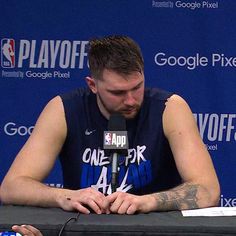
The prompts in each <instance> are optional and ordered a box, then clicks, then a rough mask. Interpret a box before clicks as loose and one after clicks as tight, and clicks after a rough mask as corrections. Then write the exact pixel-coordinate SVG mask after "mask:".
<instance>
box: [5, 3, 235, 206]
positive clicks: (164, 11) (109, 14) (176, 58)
mask: <svg viewBox="0 0 236 236" xmlns="http://www.w3.org/2000/svg"><path fill="white" fill-rule="evenodd" d="M235 11H236V2H235V1H234V0H227V1H224V0H218V1H213V0H209V1H199V0H197V1H191V0H183V1H176V0H175V1H174V0H172V1H159V0H141V1H136V0H129V1H125V0H113V1H108V0H90V1H82V0H81V1H80V0H71V1H56V0H51V1H46V0H41V1H33V2H29V1H26V0H23V1H17V0H9V1H3V2H1V15H0V22H1V27H0V40H1V64H0V98H1V102H0V111H1V113H0V114H1V115H0V182H1V181H2V178H3V177H4V175H5V174H6V172H7V170H8V168H9V166H10V164H11V163H12V161H13V159H14V157H15V155H16V154H17V152H18V151H19V150H20V148H21V147H22V145H23V144H24V143H25V141H26V140H27V138H28V137H29V135H30V134H31V132H32V130H33V128H34V124H35V122H36V120H37V117H38V115H39V114H40V112H41V110H42V109H43V107H44V106H45V105H46V103H47V102H48V101H49V100H50V99H51V98H52V97H54V96H56V95H57V94H60V93H63V92H65V91H69V90H71V89H73V88H76V87H79V86H85V83H84V77H85V76H86V75H87V74H88V73H89V71H88V64H87V44H88V40H89V39H91V38H93V37H97V36H104V35H111V34H124V35H129V36H130V37H132V38H134V39H135V40H136V41H137V42H138V43H139V44H140V46H141V49H142V51H143V56H144V60H145V77H146V86H149V87H150V86H155V87H160V88H163V89H166V90H169V91H173V92H176V93H177V94H179V95H181V96H183V97H184V98H185V99H186V100H187V102H188V103H189V105H190V107H191V109H192V111H193V114H194V116H195V118H196V122H197V125H198V127H199V131H200V134H201V136H202V138H203V140H204V143H205V145H206V148H207V149H208V150H209V152H210V154H211V156H212V160H213V162H214V165H215V167H216V170H217V174H218V176H219V179H220V183H221V188H222V195H221V202H220V203H221V205H222V206H235V205H236V200H235V199H236V188H235V187H234V184H233V183H235V181H236V171H235V168H236V167H235V166H236V157H235V151H236V147H235V141H236V102H235V100H236V99H235V98H236V95H235V91H236V83H235V73H236V68H235V67H236V49H235V39H236V31H235V26H236V17H235ZM45 183H47V184H49V185H52V186H57V187H60V186H61V184H62V177H61V171H60V165H59V163H57V164H56V166H55V168H54V170H53V172H52V174H51V175H50V176H49V177H48V178H47V179H46V180H45Z"/></svg>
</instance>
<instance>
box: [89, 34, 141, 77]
mask: <svg viewBox="0 0 236 236" xmlns="http://www.w3.org/2000/svg"><path fill="white" fill-rule="evenodd" d="M88 59H89V68H90V72H91V75H92V76H93V77H94V78H95V79H101V78H102V73H103V70H104V69H107V70H112V71H115V72H116V73H118V74H130V73H132V72H135V71H138V72H140V73H142V72H143V70H144V61H143V56H142V53H141V49H140V47H139V46H138V44H137V43H136V42H135V41H134V40H132V39H131V38H129V37H127V36H107V37H104V38H101V39H92V40H90V41H89V53H88Z"/></svg>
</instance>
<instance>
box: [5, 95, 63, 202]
mask: <svg viewBox="0 0 236 236" xmlns="http://www.w3.org/2000/svg"><path fill="white" fill-rule="evenodd" d="M65 137H66V123H65V115H64V110H63V106H62V102H61V99H60V98H59V97H56V98H54V99H52V100H51V101H50V102H49V103H48V104H47V105H46V107H45V108H44V110H43V111H42V113H41V115H40V116H39V118H38V120H37V122H36V125H35V127H34V130H33V132H32V134H31V136H30V137H29V139H28V140H27V142H26V143H25V145H24V146H23V148H22V149H21V150H20V152H19V153H18V155H17V156H16V158H15V160H14V162H13V164H12V166H11V167H10V169H9V171H8V173H7V175H6V176H5V178H4V180H3V182H2V186H1V197H2V201H3V203H7V204H23V205H40V206H56V204H55V196H56V195H57V193H59V191H58V189H55V188H50V187H48V186H46V185H44V184H42V183H41V181H43V179H44V178H46V176H47V175H48V174H49V172H50V171H51V169H52V168H53V165H54V163H55V161H56V157H57V155H58V153H59V152H60V150H61V147H62V145H63V143H64V140H65Z"/></svg>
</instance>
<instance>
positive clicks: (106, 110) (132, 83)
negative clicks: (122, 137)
mask: <svg viewBox="0 0 236 236" xmlns="http://www.w3.org/2000/svg"><path fill="white" fill-rule="evenodd" d="M93 81H94V87H93V88H91V86H89V87H90V88H91V89H92V91H93V92H94V93H96V95H97V102H98V106H99V108H100V111H101V112H102V114H103V115H104V116H105V117H106V118H109V116H110V114H112V113H120V114H122V115H123V116H124V117H125V118H126V119H131V118H134V117H135V116H136V115H137V113H138V111H139V109H140V107H141V105H142V102H143V96H144V75H143V74H141V73H140V72H133V73H131V74H129V75H120V74H117V73H115V72H113V71H109V70H106V69H105V70H104V72H103V76H102V79H100V80H98V79H93Z"/></svg>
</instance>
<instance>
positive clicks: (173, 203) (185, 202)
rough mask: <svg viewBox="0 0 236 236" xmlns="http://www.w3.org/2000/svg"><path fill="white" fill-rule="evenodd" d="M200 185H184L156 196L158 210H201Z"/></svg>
mask: <svg viewBox="0 0 236 236" xmlns="http://www.w3.org/2000/svg"><path fill="white" fill-rule="evenodd" d="M199 188H200V185H197V184H189V183H185V184H182V185H180V186H178V187H176V188H174V189H172V190H169V191H166V192H160V193H156V194H155V198H156V200H157V208H158V210H163V211H164V210H183V209H195V208H199V205H198V198H197V193H198V190H199Z"/></svg>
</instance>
